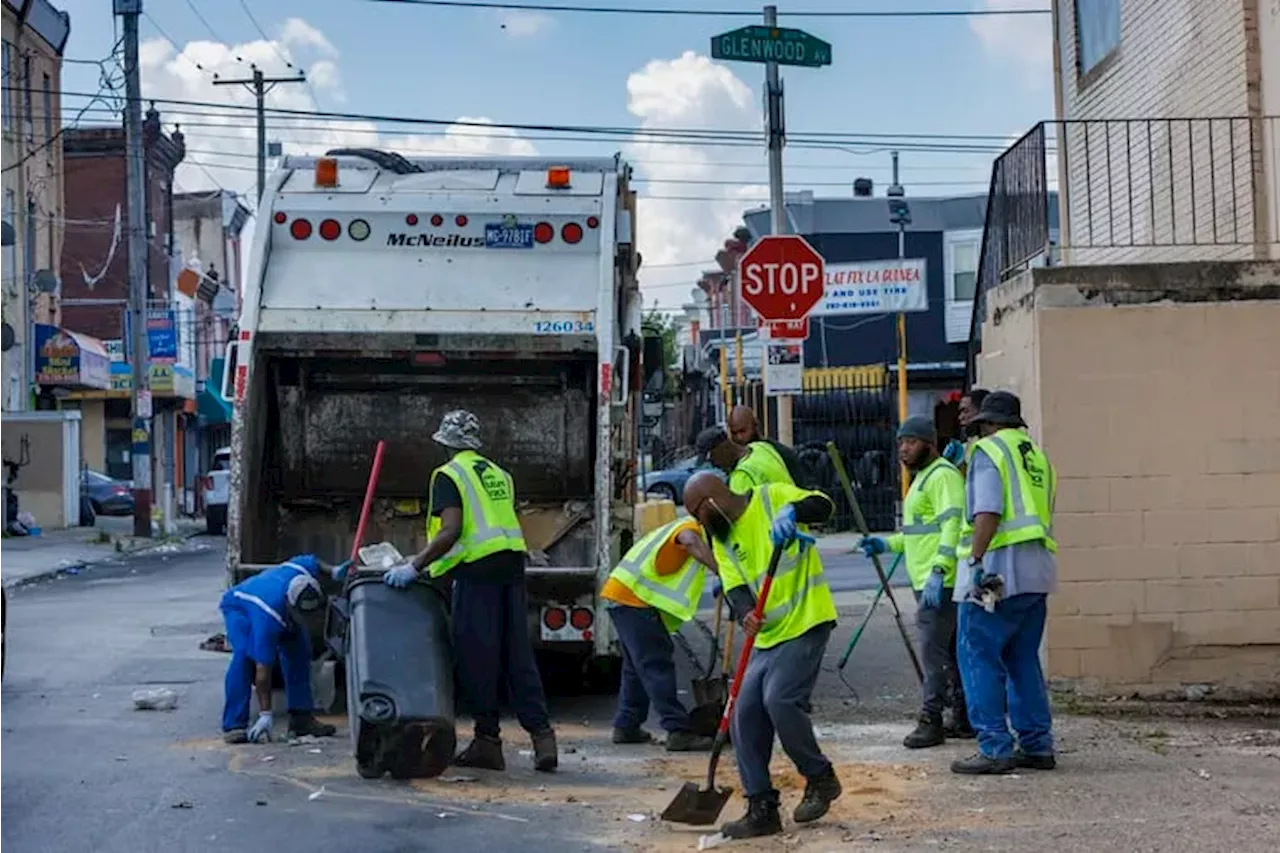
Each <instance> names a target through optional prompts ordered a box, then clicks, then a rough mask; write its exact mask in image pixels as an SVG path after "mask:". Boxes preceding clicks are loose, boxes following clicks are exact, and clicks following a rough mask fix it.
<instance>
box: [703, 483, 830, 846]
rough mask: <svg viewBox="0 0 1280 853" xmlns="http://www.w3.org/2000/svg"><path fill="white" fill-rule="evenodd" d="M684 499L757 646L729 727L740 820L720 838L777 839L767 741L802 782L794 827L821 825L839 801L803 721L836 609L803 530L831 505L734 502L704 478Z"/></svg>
mask: <svg viewBox="0 0 1280 853" xmlns="http://www.w3.org/2000/svg"><path fill="white" fill-rule="evenodd" d="M684 501H685V508H686V509H687V510H688V511H689V513H690V514H691V515H692V516H694V517H695V518H697V519H698V520H699V521H700V522H702V525H703V526H704V527H705V528H706V529H707V530H708V531H710V533H711V535H712V539H713V543H714V549H715V556H716V561H717V562H718V563H719V566H720V571H721V576H722V578H723V583H724V587H725V596H726V597H727V598H728V600H729V604H730V607H731V608H732V611H733V614H734V618H735V619H737V620H738V621H739V623H740V624H741V625H742V629H743V631H744V632H745V633H746V634H747V635H748V636H754V637H755V638H756V639H755V643H756V644H755V652H754V653H753V654H752V656H751V661H750V663H749V664H748V665H747V671H746V674H745V676H744V678H743V682H742V685H741V687H740V690H739V693H738V704H737V707H736V709H735V711H734V715H733V722H732V726H733V728H732V736H733V746H734V753H735V756H736V758H737V761H738V773H739V774H740V775H741V777H742V785H743V789H744V791H745V793H746V796H747V813H746V815H744V816H743V817H742V818H741V819H740V820H736V821H732V822H730V823H727V824H725V825H724V826H723V827H722V828H721V830H720V831H721V832H722V833H723V834H724V835H725V836H727V837H729V838H754V837H757V836H762V835H777V834H778V833H780V832H782V818H781V816H780V815H779V811H778V809H779V805H780V797H779V794H778V791H777V790H776V789H775V788H774V787H773V783H772V780H771V779H770V777H769V760H770V758H771V757H772V756H773V738H774V735H775V734H776V735H777V737H778V740H779V741H781V743H782V748H783V750H784V751H785V752H786V753H787V756H788V757H789V758H790V759H791V761H792V762H793V763H794V764H795V766H796V769H797V770H799V771H800V773H801V774H802V775H803V776H804V777H805V779H806V785H805V789H804V797H803V798H802V799H801V801H800V804H799V805H798V806H796V810H795V813H794V815H793V817H794V819H795V820H796V822H797V823H807V822H810V821H814V820H817V819H818V818H820V817H822V816H823V815H824V814H826V813H827V810H828V808H830V805H831V803H832V801H834V800H835V799H836V798H837V797H839V796H840V794H841V787H840V781H839V780H838V779H837V778H836V773H835V768H834V767H832V765H831V762H830V761H829V760H828V759H827V757H826V756H825V755H823V754H822V750H821V749H820V748H819V747H818V741H817V738H816V737H815V736H814V732H813V723H812V721H811V720H810V719H809V712H810V710H811V705H810V703H809V699H810V697H811V696H812V694H813V687H814V684H815V683H816V682H817V680H818V672H819V668H820V666H821V664H822V657H823V654H824V653H825V652H826V648H827V640H828V639H829V638H830V636H831V630H832V628H834V627H835V623H836V606H835V602H834V601H833V600H832V598H831V590H830V589H829V588H828V586H827V579H826V578H825V577H824V575H823V571H822V560H821V559H820V558H819V556H818V549H817V548H813V547H809V545H810V544H811V543H812V542H813V540H812V539H811V538H809V537H808V536H807V534H806V527H805V525H808V524H815V523H818V522H822V521H826V520H827V519H828V518H830V517H831V514H832V512H834V510H835V507H834V505H833V504H832V503H831V499H830V498H828V497H827V496H826V495H824V494H822V493H821V492H813V491H806V490H804V489H799V488H797V487H795V486H791V485H787V484H784V483H770V484H769V485H766V486H758V487H756V488H754V489H752V490H751V491H749V492H747V493H746V494H736V493H734V492H731V491H730V490H729V487H728V486H727V485H725V483H723V482H722V481H721V480H720V479H719V478H718V477H716V476H715V475H714V474H712V473H711V472H707V471H704V472H701V473H698V474H695V475H694V476H693V477H690V478H689V482H688V483H687V484H686V485H685V491H684ZM774 547H782V548H783V549H784V551H783V554H782V558H781V561H780V562H779V564H778V569H777V573H776V575H775V576H774V580H773V586H772V588H771V589H770V590H769V597H768V600H767V601H766V602H765V606H764V616H763V618H762V619H756V618H755V615H754V612H753V608H754V607H755V602H756V596H757V595H758V594H759V592H760V590H761V587H762V585H763V583H764V578H765V575H766V573H767V571H768V568H769V560H770V557H771V556H772V552H773V549H774Z"/></svg>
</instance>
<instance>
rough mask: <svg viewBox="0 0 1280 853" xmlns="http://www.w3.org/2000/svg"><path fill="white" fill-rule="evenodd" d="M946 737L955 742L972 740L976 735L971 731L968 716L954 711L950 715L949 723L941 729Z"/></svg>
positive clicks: (971, 727) (962, 712)
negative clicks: (953, 739)
mask: <svg viewBox="0 0 1280 853" xmlns="http://www.w3.org/2000/svg"><path fill="white" fill-rule="evenodd" d="M943 731H944V732H945V733H946V735H947V737H949V738H955V739H956V740H973V739H974V738H976V737H977V736H978V733H977V732H975V731H974V730H973V726H971V725H969V715H968V714H967V713H965V712H964V711H955V712H953V713H952V716H951V722H949V723H947V725H946V727H945V728H944V729H943Z"/></svg>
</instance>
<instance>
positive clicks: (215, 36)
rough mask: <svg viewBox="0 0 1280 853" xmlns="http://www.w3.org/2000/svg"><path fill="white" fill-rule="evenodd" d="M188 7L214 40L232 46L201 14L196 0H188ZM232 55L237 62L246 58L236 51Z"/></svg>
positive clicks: (176, 44) (241, 61)
mask: <svg viewBox="0 0 1280 853" xmlns="http://www.w3.org/2000/svg"><path fill="white" fill-rule="evenodd" d="M187 8H189V9H190V10H191V13H192V14H193V15H195V16H196V17H197V18H198V19H199V20H200V23H202V24H204V28H205V29H206V30H208V31H209V35H211V36H213V40H214V41H216V42H219V43H221V44H224V45H226V46H227V47H228V48H230V47H231V42H230V41H228V40H227V39H224V38H223V37H222V36H220V35H218V31H217V30H215V29H214V28H213V24H211V23H209V19H208V18H206V17H205V16H204V15H202V14H200V9H199V7H197V6H196V3H195V0H187ZM147 20H149V21H150V20H151V18H149V17H148V18H147ZM151 23H152V24H153V25H154V24H155V21H151ZM161 35H164V33H161ZM165 38H169V37H168V36H165ZM169 40H170V41H171V42H172V41H173V39H169ZM173 46H174V47H177V46H178V43H177V42H173ZM231 55H232V56H233V57H235V60H236V62H240V63H243V62H244V59H243V58H242V57H241V56H239V55H237V54H235V53H232V54H231Z"/></svg>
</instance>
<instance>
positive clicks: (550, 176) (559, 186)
mask: <svg viewBox="0 0 1280 853" xmlns="http://www.w3.org/2000/svg"><path fill="white" fill-rule="evenodd" d="M568 187H569V167H568V166H552V167H551V168H550V169H547V189H552V190H563V189H568Z"/></svg>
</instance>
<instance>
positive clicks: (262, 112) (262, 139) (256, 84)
mask: <svg viewBox="0 0 1280 853" xmlns="http://www.w3.org/2000/svg"><path fill="white" fill-rule="evenodd" d="M305 82H307V75H306V74H304V73H303V72H301V71H299V72H298V73H297V74H296V75H294V76H292V77H267V76H264V75H263V73H262V69H261V68H258V67H257V66H254V69H253V76H251V77H249V78H248V79H239V80H222V79H217V78H215V79H214V81H213V85H215V86H244V87H245V88H247V89H248V90H249V91H250V92H252V93H253V96H254V98H255V99H256V100H257V102H258V204H262V190H263V188H264V187H265V186H266V185H267V107H266V104H267V93H268V92H270V91H271V90H272V89H274V88H275V87H276V85H277V84H279V83H305Z"/></svg>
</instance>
